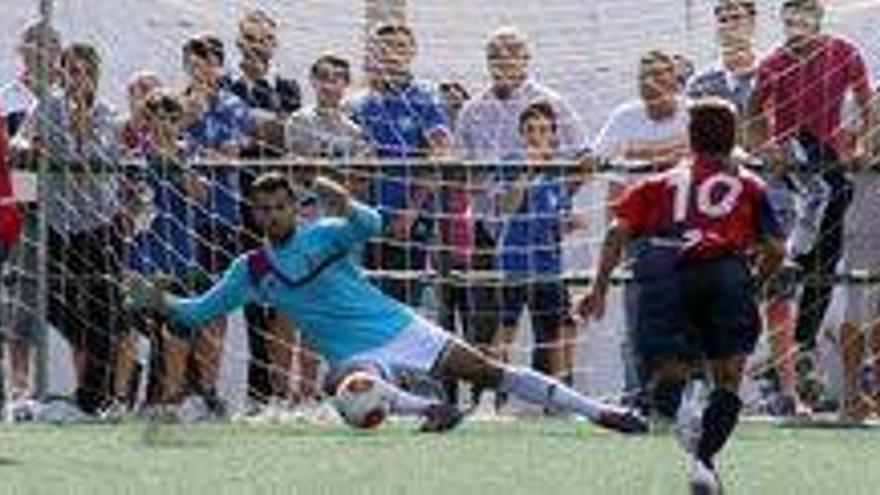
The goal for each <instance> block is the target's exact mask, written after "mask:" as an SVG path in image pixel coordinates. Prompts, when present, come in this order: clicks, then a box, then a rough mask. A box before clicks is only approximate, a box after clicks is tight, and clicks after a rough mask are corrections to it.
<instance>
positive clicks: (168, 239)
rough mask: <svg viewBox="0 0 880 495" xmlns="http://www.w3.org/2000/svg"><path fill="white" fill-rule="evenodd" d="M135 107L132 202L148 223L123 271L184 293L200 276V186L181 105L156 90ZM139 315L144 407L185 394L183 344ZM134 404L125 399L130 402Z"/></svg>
mask: <svg viewBox="0 0 880 495" xmlns="http://www.w3.org/2000/svg"><path fill="white" fill-rule="evenodd" d="M139 108H140V109H141V111H142V124H143V126H144V128H143V130H144V135H145V136H148V139H146V140H145V141H143V148H142V152H143V157H144V158H145V159H146V167H145V168H144V169H143V171H142V175H141V176H140V177H139V178H138V181H137V182H136V184H137V186H138V187H137V196H136V199H137V200H138V201H140V202H144V201H148V202H149V204H147V205H140V207H141V208H142V209H144V210H146V211H143V212H141V214H142V215H144V216H146V218H147V220H148V221H146V222H143V223H144V225H143V226H142V228H140V229H137V231H136V235H135V236H134V237H133V239H131V241H130V243H129V253H128V256H127V264H128V268H129V269H130V270H133V271H135V272H137V273H141V274H146V275H151V276H154V277H156V278H159V279H161V280H163V283H164V284H166V285H168V286H170V288H171V289H173V290H174V291H175V292H176V293H179V294H188V293H191V291H193V290H195V289H196V282H197V281H198V279H199V278H200V273H201V268H200V267H199V266H198V263H197V260H196V256H195V243H196V235H195V234H194V233H193V232H192V230H191V227H192V220H193V214H194V209H193V204H195V202H196V197H197V196H198V193H199V191H200V190H201V189H202V188H203V184H202V183H201V182H200V178H199V177H198V176H197V175H196V172H194V171H193V170H191V169H189V168H188V167H187V165H186V164H187V162H186V160H185V149H184V142H183V141H182V140H181V133H182V128H181V122H182V119H183V105H182V103H181V101H180V98H179V97H178V96H177V95H175V94H174V93H171V92H169V91H168V90H167V89H165V88H162V87H158V88H155V89H154V90H153V91H151V92H150V93H149V94H147V95H146V96H145V98H144V100H143V102H142V104H141V105H140V107H139ZM201 278H203V276H201ZM140 316H141V315H138V317H135V318H134V319H135V321H134V322H133V323H134V325H135V326H136V327H137V328H138V329H139V330H140V331H141V332H142V333H143V334H145V335H147V336H148V337H149V338H150V343H151V356H150V362H149V366H148V373H147V376H148V381H147V388H146V400H145V405H146V406H147V407H153V406H160V405H163V404H173V403H176V402H178V401H179V400H180V399H181V398H182V396H183V394H184V390H183V381H184V373H185V370H186V360H187V354H188V346H187V345H186V343H185V342H183V341H180V340H179V339H177V338H175V337H174V336H173V332H170V331H169V330H168V328H166V326H165V325H164V322H163V321H162V320H161V319H158V318H153V319H148V318H142V317H140ZM130 371H133V370H130ZM130 383H131V377H129V378H128V379H125V378H124V377H121V378H120V379H119V380H117V393H118V394H120V395H123V394H126V393H128V392H130V389H129V386H128V385H129V384H130ZM133 400H134V398H133V397H131V396H129V397H128V402H129V404H132V403H133Z"/></svg>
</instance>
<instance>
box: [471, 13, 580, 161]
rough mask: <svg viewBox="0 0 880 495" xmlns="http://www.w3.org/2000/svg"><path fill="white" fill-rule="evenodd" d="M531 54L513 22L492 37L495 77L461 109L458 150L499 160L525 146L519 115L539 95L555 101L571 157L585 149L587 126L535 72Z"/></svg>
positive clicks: (489, 53) (489, 54)
mask: <svg viewBox="0 0 880 495" xmlns="http://www.w3.org/2000/svg"><path fill="white" fill-rule="evenodd" d="M530 62H531V54H530V51H529V47H528V40H527V39H526V37H525V35H523V34H522V33H520V32H519V31H518V30H517V29H515V28H512V27H503V28H499V29H497V30H496V31H495V32H493V33H492V35H491V36H490V37H489V41H488V42H487V43H486V63H487V66H488V70H489V77H490V79H491V82H490V84H489V86H488V87H487V88H485V89H484V90H482V91H481V92H479V93H478V94H477V95H476V96H475V97H474V98H473V99H472V100H471V101H470V102H468V104H467V105H465V106H464V108H463V109H462V111H461V116H460V118H459V123H458V126H457V129H456V136H455V137H456V151H457V152H458V153H459V154H460V155H462V158H465V159H469V160H481V161H490V160H499V159H502V158H504V157H505V156H508V155H510V154H511V153H518V152H521V151H522V150H523V142H522V137H521V135H520V133H519V116H520V115H521V114H522V112H523V110H525V109H526V107H528V106H529V105H530V104H532V103H534V102H536V101H547V102H550V104H551V105H552V106H553V110H554V112H555V113H556V115H557V116H558V117H557V118H558V122H559V124H558V125H559V131H558V134H559V150H560V152H561V153H562V155H563V156H567V157H571V156H574V155H575V154H577V152H579V151H580V147H581V144H582V143H583V138H584V131H583V128H582V124H581V122H580V119H579V118H578V116H577V115H576V114H575V112H574V111H573V110H572V109H571V107H570V105H569V104H568V103H567V102H566V101H565V100H564V99H563V98H562V97H561V96H560V95H559V94H557V93H556V92H554V91H553V90H551V89H549V88H547V87H546V86H544V85H542V84H540V83H539V82H537V81H536V80H535V79H534V78H532V77H531V75H530V74H529V63H530Z"/></svg>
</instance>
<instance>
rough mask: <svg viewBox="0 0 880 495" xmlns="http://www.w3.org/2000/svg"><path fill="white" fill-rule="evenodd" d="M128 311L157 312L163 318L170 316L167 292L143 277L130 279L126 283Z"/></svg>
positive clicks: (125, 299) (125, 303)
mask: <svg viewBox="0 0 880 495" xmlns="http://www.w3.org/2000/svg"><path fill="white" fill-rule="evenodd" d="M124 290H125V298H124V300H123V304H124V306H125V307H126V309H129V310H133V311H155V312H157V313H159V314H161V315H163V316H167V314H168V304H167V303H166V302H165V291H163V290H162V289H161V288H160V287H159V286H158V285H157V284H156V283H155V282H154V281H152V280H150V279H148V278H147V277H144V276H142V275H133V276H131V277H128V278H127V279H126V281H125V283H124Z"/></svg>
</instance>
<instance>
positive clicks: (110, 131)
mask: <svg viewBox="0 0 880 495" xmlns="http://www.w3.org/2000/svg"><path fill="white" fill-rule="evenodd" d="M60 64H61V65H60V67H61V75H62V77H61V89H62V91H63V92H62V93H53V94H50V95H49V97H47V99H46V101H44V102H42V103H40V104H39V105H38V107H37V110H36V112H37V115H40V114H42V115H44V116H45V118H46V119H47V121H48V123H49V125H47V126H46V127H45V128H42V127H40V126H38V125H37V120H38V119H31V120H30V121H28V124H27V127H26V128H24V129H23V132H24V134H23V136H24V139H25V140H28V141H29V142H30V143H31V145H32V146H35V147H34V148H33V149H34V150H35V151H37V152H45V153H47V154H48V156H49V158H50V159H51V161H52V167H53V169H55V170H53V172H54V173H52V174H49V175H48V176H47V177H46V178H45V187H46V198H47V200H46V203H45V204H44V205H41V206H42V207H43V208H45V216H46V219H47V222H48V227H49V238H48V243H47V244H48V249H49V270H48V271H49V276H50V280H49V301H48V304H49V312H48V316H49V321H50V323H52V325H53V326H54V327H55V328H57V329H58V330H60V331H61V333H62V334H63V335H64V337H65V338H66V339H67V341H68V343H69V344H70V346H71V348H72V350H73V356H74V364H75V369H76V377H77V380H76V384H77V388H76V403H77V405H78V406H79V408H80V409H81V410H82V412H84V413H86V414H92V415H93V414H97V413H99V412H100V411H101V410H102V409H103V408H104V407H106V406H107V405H108V404H109V403H110V401H111V400H112V397H113V393H112V388H113V383H114V380H113V368H114V363H115V349H116V343H117V342H116V339H117V336H118V332H119V331H121V329H122V318H121V316H122V315H121V314H120V312H119V311H118V310H117V308H119V304H120V299H119V292H118V284H117V283H116V282H115V280H116V279H117V278H118V276H119V274H120V268H121V267H120V264H119V260H120V259H121V254H122V233H123V230H124V228H125V225H124V222H123V218H122V215H121V207H120V203H119V200H118V192H119V189H118V182H119V181H118V175H119V170H118V165H119V132H118V128H117V127H116V125H115V122H116V119H115V117H114V113H113V111H112V110H111V109H110V107H109V106H108V105H107V104H105V103H103V102H102V101H101V100H100V98H99V97H98V83H99V80H100V74H101V70H100V69H101V59H100V57H99V55H98V52H97V50H96V49H95V48H94V47H93V46H91V45H88V44H85V43H74V44H72V45H70V46H68V47H66V48H65V49H64V50H63V51H62V53H61V59H60ZM35 139H38V141H35Z"/></svg>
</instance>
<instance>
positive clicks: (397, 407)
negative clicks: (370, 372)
mask: <svg viewBox="0 0 880 495" xmlns="http://www.w3.org/2000/svg"><path fill="white" fill-rule="evenodd" d="M375 384H376V386H378V387H379V389H380V390H382V394H383V395H384V396H385V397H386V398H387V399H388V403H389V405H390V409H391V412H392V413H393V414H401V415H423V414H425V413H426V411H427V410H428V409H429V408H430V407H432V406H436V405H437V404H440V403H441V401H439V400H437V399H428V398H426V397H422V396H420V395H416V394H412V393H410V392H407V391H406V390H404V389H402V388H400V387H398V386H397V385H394V384H393V383H391V382H388V381H385V380H383V379H380V378H376V380H375Z"/></svg>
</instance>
